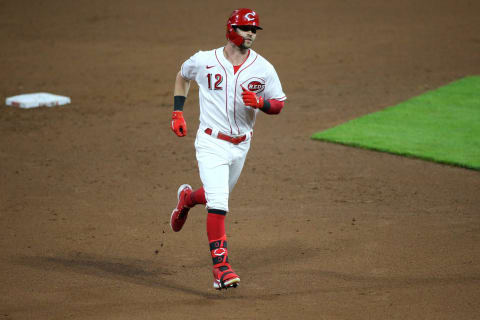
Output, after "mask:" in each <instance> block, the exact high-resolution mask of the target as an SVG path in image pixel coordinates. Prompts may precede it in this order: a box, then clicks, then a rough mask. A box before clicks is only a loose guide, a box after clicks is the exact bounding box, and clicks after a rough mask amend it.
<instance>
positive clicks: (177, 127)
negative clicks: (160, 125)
mask: <svg viewBox="0 0 480 320" xmlns="http://www.w3.org/2000/svg"><path fill="white" fill-rule="evenodd" d="M170 128H171V129H172V131H173V132H175V134H176V135H177V136H179V137H185V136H186V135H187V123H186V122H185V119H184V118H183V112H182V111H173V113H172V123H171V125H170Z"/></svg>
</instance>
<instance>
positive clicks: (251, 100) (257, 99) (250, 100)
mask: <svg viewBox="0 0 480 320" xmlns="http://www.w3.org/2000/svg"><path fill="white" fill-rule="evenodd" d="M242 90H243V92H242V99H243V103H245V105H246V106H250V107H253V108H262V107H263V97H261V96H257V95H256V94H255V92H252V91H248V90H247V89H245V88H244V87H242Z"/></svg>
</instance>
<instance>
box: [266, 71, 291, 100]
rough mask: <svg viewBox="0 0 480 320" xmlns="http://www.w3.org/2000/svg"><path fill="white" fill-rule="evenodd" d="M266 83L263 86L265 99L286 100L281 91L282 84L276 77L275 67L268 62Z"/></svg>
mask: <svg viewBox="0 0 480 320" xmlns="http://www.w3.org/2000/svg"><path fill="white" fill-rule="evenodd" d="M266 83H267V85H266V86H265V96H264V98H265V99H266V100H269V99H275V100H278V101H285V100H287V96H286V95H285V93H284V92H283V89H282V84H281V83H280V79H279V78H278V75H277V72H276V71H275V68H274V67H273V66H272V65H271V64H269V68H268V71H267V81H266Z"/></svg>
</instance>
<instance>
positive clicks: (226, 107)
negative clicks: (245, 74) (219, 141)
mask: <svg viewBox="0 0 480 320" xmlns="http://www.w3.org/2000/svg"><path fill="white" fill-rule="evenodd" d="M215 58H217V61H218V63H219V64H220V66H221V67H222V69H223V72H225V113H226V114H227V120H228V125H229V127H230V134H233V130H232V125H231V124H230V118H229V117H228V94H227V93H228V74H227V70H225V67H224V66H223V65H222V63H221V62H220V60H219V59H218V56H217V50H215ZM233 101H235V97H234V98H233ZM234 107H235V105H234ZM233 111H234V114H235V109H233Z"/></svg>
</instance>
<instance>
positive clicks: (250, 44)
mask: <svg viewBox="0 0 480 320" xmlns="http://www.w3.org/2000/svg"><path fill="white" fill-rule="evenodd" d="M245 42H246V40H243V42H242V44H241V45H240V48H241V49H244V50H246V49H250V48H251V47H252V44H253V40H250V43H249V44H248V45H245Z"/></svg>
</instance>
